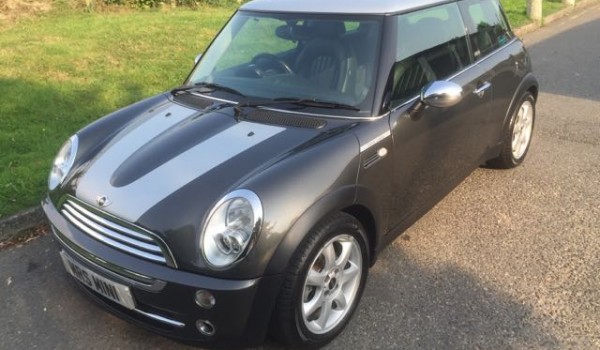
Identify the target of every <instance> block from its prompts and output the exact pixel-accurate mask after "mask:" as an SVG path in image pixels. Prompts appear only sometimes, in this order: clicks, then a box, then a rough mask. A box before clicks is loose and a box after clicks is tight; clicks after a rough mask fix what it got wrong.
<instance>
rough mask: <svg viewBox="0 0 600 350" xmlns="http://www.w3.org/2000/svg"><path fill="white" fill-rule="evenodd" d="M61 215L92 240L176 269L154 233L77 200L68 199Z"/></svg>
mask: <svg viewBox="0 0 600 350" xmlns="http://www.w3.org/2000/svg"><path fill="white" fill-rule="evenodd" d="M60 212H61V214H62V215H63V216H64V217H65V218H66V219H67V220H68V221H69V222H70V223H71V224H73V225H75V226H76V227H77V228H78V229H80V230H81V231H83V232H84V233H86V234H87V235H89V236H90V237H92V238H94V239H96V240H98V241H100V242H102V243H104V244H106V245H109V246H111V247H113V248H115V249H118V250H120V251H122V252H125V253H128V254H131V255H134V256H137V257H140V258H143V259H146V260H150V261H153V262H156V263H161V264H165V265H169V266H172V267H175V261H174V260H173V257H172V255H171V253H170V251H169V250H168V248H167V246H166V244H165V243H164V242H163V241H162V240H161V239H160V238H159V237H158V236H156V235H154V234H153V233H151V232H149V231H146V230H144V229H142V228H140V227H136V226H134V225H131V224H126V223H120V222H119V221H120V220H118V219H116V218H114V217H111V216H110V215H108V214H106V213H103V212H100V211H99V210H98V209H95V208H92V207H90V206H88V205H86V204H84V203H81V202H79V201H77V200H75V199H72V198H69V199H67V200H66V201H65V202H64V203H63V204H62V206H61V210H60Z"/></svg>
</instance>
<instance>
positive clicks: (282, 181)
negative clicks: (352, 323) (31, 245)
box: [43, 0, 538, 347]
mask: <svg viewBox="0 0 600 350" xmlns="http://www.w3.org/2000/svg"><path fill="white" fill-rule="evenodd" d="M537 94H538V84H537V81H536V79H535V77H534V76H533V75H532V73H531V63H530V59H529V56H528V54H527V52H526V50H525V49H524V47H523V43H522V42H521V41H520V40H519V39H518V38H516V37H515V35H514V34H513V33H512V31H511V29H510V27H509V25H508V23H507V21H506V18H505V15H504V14H503V12H502V9H501V7H500V5H499V3H498V1H497V0H459V1H450V2H449V1H445V0H444V1H442V0H407V1H396V0H394V1H392V0H381V1H371V0H355V1H352V2H348V1H345V0H330V1H318V0H303V1H297V0H256V1H252V2H249V3H247V4H245V5H243V6H242V7H241V8H240V9H239V11H237V12H236V13H235V14H234V15H233V17H232V18H231V19H230V20H229V22H228V23H227V24H226V25H225V27H224V28H223V29H222V30H221V32H220V33H219V34H218V35H217V37H216V38H215V39H214V41H213V42H212V44H211V45H210V47H209V48H208V49H207V50H206V52H205V53H204V55H202V56H201V57H199V58H198V60H197V63H196V65H195V67H194V69H193V70H192V72H191V73H190V75H189V77H188V78H187V80H186V81H185V83H184V84H183V85H182V86H181V87H178V88H176V89H174V90H171V91H168V92H166V93H162V94H160V95H157V96H154V97H151V98H148V99H146V100H144V101H141V102H138V103H136V104H134V105H131V106H129V107H126V108H123V109H121V110H119V111H116V112H114V113H112V114H110V115H108V116H106V117H104V118H102V119H99V120H98V121H96V122H94V123H93V124H91V125H89V126H87V127H85V128H84V129H82V130H80V131H79V132H77V133H76V134H75V135H74V136H72V137H71V138H70V139H69V140H68V141H67V142H66V143H65V145H64V146H63V148H62V149H61V150H60V152H59V154H58V156H57V158H56V160H55V161H54V165H53V167H52V170H51V173H50V177H49V193H48V196H47V197H46V198H45V199H44V200H43V207H44V210H45V213H46V215H47V216H48V219H49V220H50V222H51V226H52V229H53V232H54V236H55V237H56V239H57V240H58V242H59V244H60V247H61V249H60V255H61V257H62V260H63V262H64V266H65V268H66V270H67V272H69V273H70V274H71V275H73V276H74V277H75V278H76V280H77V281H78V282H79V283H78V284H79V285H80V286H81V287H82V290H83V291H85V292H86V293H87V294H89V296H90V297H91V298H92V299H94V300H96V301H97V302H98V303H99V304H101V305H102V306H103V307H105V308H106V309H108V310H110V311H112V312H114V313H115V314H117V315H119V316H121V317H123V318H125V319H127V320H129V321H131V322H133V323H136V324H138V325H141V326H143V327H146V328H149V329H151V330H153V331H155V332H158V333H160V334H163V335H165V336H168V337H172V338H176V339H179V340H181V341H184V342H191V343H195V344H204V345H208V346H211V345H215V346H216V345H220V346H223V345H225V346H231V345H255V344H259V343H261V342H262V341H263V340H264V339H265V337H266V336H267V334H270V335H272V336H273V337H274V338H276V339H279V340H281V341H283V342H285V343H287V344H291V345H292V346H302V347H318V346H322V345H324V344H326V343H327V342H329V341H331V340H332V339H333V338H334V337H336V336H337V335H338V334H339V333H340V332H341V331H342V330H343V328H344V327H345V326H346V324H347V323H348V322H349V320H350V318H351V316H352V314H353V312H354V310H355V309H356V306H357V304H358V302H359V300H360V298H361V295H362V292H363V289H364V287H365V284H366V283H367V273H368V270H369V267H370V266H371V265H372V264H374V263H375V260H376V257H377V255H378V253H379V252H380V251H381V250H382V249H383V248H384V247H385V246H386V245H387V244H388V243H389V242H391V241H392V240H394V239H395V238H396V237H397V236H398V235H399V234H400V233H402V232H403V231H404V230H405V229H406V228H408V227H409V226H410V225H411V224H413V223H414V222H415V221H416V220H417V219H418V218H419V217H420V216H422V215H423V214H424V213H426V212H427V211H428V210H429V209H430V208H431V207H432V206H434V205H435V204H436V203H437V202H438V201H439V200H440V199H441V198H443V197H444V196H445V195H446V194H447V193H448V192H449V191H451V190H452V189H453V188H454V187H455V186H456V185H457V184H459V183H460V182H461V181H462V180H463V179H464V178H465V177H466V176H468V175H469V173H471V172H472V171H473V170H474V169H476V168H477V167H478V166H480V165H483V164H487V165H489V166H493V167H497V168H512V167H515V166H517V165H519V164H520V163H521V162H522V161H523V159H524V158H525V156H526V154H527V151H528V148H529V144H530V141H531V137H532V132H533V126H534V117H535V103H536V98H537Z"/></svg>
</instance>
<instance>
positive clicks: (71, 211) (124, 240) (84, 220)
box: [63, 204, 162, 253]
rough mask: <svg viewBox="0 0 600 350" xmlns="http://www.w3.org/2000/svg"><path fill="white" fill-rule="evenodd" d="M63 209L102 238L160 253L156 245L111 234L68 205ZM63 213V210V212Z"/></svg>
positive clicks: (114, 233)
mask: <svg viewBox="0 0 600 350" xmlns="http://www.w3.org/2000/svg"><path fill="white" fill-rule="evenodd" d="M64 208H65V209H66V210H67V211H68V212H69V214H71V215H72V216H74V217H75V218H77V220H78V221H79V222H80V223H83V224H84V225H86V226H87V227H88V228H91V229H92V230H94V231H96V232H97V233H99V234H101V235H103V236H106V237H108V238H110V239H113V240H116V241H119V242H120V243H123V244H126V245H128V246H130V247H133V248H136V249H142V250H146V251H148V252H151V253H161V252H162V250H161V249H160V247H159V246H158V245H156V244H148V243H143V242H139V241H136V240H134V239H132V238H129V237H128V236H125V235H119V234H118V233H116V232H113V231H111V230H109V229H107V228H105V227H103V226H100V225H98V224H97V223H95V222H93V221H91V220H90V219H88V218H86V217H85V216H83V215H81V214H80V213H78V212H77V211H76V210H75V209H73V208H72V207H71V206H70V205H68V204H65V206H64ZM63 212H64V210H63Z"/></svg>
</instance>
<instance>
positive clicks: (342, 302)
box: [333, 288, 348, 310]
mask: <svg viewBox="0 0 600 350" xmlns="http://www.w3.org/2000/svg"><path fill="white" fill-rule="evenodd" d="M333 301H334V302H335V309H336V310H339V309H342V310H343V309H345V308H346V305H348V303H347V302H346V295H345V294H344V290H343V289H342V288H340V289H339V290H338V291H337V293H335V296H334V297H333Z"/></svg>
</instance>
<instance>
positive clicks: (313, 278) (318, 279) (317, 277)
mask: <svg viewBox="0 0 600 350" xmlns="http://www.w3.org/2000/svg"><path fill="white" fill-rule="evenodd" d="M326 277H327V275H326V274H325V273H323V272H317V271H315V270H313V269H310V270H308V276H306V285H308V286H314V287H322V286H323V283H325V278H326Z"/></svg>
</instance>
